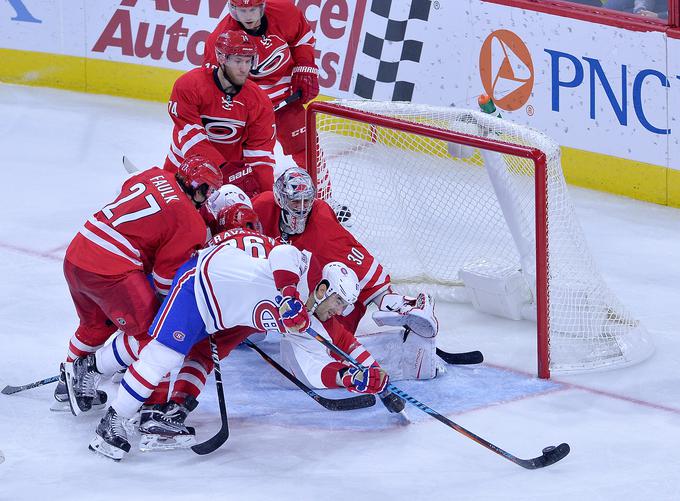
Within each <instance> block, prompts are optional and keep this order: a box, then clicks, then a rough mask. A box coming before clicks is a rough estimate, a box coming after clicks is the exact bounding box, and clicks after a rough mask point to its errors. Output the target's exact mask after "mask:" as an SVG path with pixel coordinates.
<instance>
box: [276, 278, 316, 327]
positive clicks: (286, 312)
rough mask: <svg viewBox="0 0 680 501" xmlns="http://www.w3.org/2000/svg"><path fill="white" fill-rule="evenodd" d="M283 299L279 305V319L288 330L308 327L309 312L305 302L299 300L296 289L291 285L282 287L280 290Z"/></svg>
mask: <svg viewBox="0 0 680 501" xmlns="http://www.w3.org/2000/svg"><path fill="white" fill-rule="evenodd" d="M281 293H282V294H283V296H284V297H283V300H282V301H281V306H279V314H280V315H281V321H282V322H283V325H285V326H286V329H288V331H289V332H301V331H306V330H307V329H308V328H309V325H310V323H311V322H310V320H309V313H308V312H307V308H306V307H305V304H304V303H303V302H302V301H301V300H300V295H299V294H298V291H297V289H296V288H295V287H293V286H288V287H284V288H283V290H282V291H281Z"/></svg>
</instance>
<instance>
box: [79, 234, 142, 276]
mask: <svg viewBox="0 0 680 501" xmlns="http://www.w3.org/2000/svg"><path fill="white" fill-rule="evenodd" d="M80 234H81V235H82V236H84V237H85V238H87V239H88V240H89V241H90V242H92V243H93V244H95V245H97V246H99V247H101V248H102V249H104V250H107V251H109V252H110V253H111V254H115V255H117V256H120V257H122V258H123V259H127V260H128V261H130V262H131V263H132V264H134V265H135V266H139V267H140V268H141V267H142V266H143V265H142V262H141V261H139V260H137V259H135V258H133V257H130V256H128V255H127V254H125V253H124V252H123V251H121V250H120V249H119V248H118V247H116V246H115V245H113V244H112V243H111V242H107V241H106V240H104V239H103V238H101V237H100V236H98V235H95V234H94V233H92V232H91V231H90V230H88V229H87V228H86V227H84V226H83V227H82V228H81V229H80Z"/></svg>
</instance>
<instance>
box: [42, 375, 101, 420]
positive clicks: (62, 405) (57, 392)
mask: <svg viewBox="0 0 680 501" xmlns="http://www.w3.org/2000/svg"><path fill="white" fill-rule="evenodd" d="M106 400H107V395H106V393H105V392H103V391H102V390H97V394H96V395H95V397H94V399H93V400H92V410H99V409H102V408H104V406H105V405H106ZM50 410H51V411H53V412H71V405H70V403H69V398H68V390H67V389H66V376H65V375H64V371H63V370H60V374H59V381H57V387H56V388H55V389H54V402H52V405H51V406H50Z"/></svg>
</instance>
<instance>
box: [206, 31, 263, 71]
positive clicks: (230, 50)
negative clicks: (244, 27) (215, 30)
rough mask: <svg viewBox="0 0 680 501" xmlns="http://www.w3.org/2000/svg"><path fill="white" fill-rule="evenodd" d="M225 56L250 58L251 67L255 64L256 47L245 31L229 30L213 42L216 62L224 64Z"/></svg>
mask: <svg viewBox="0 0 680 501" xmlns="http://www.w3.org/2000/svg"><path fill="white" fill-rule="evenodd" d="M227 56H250V57H252V58H253V66H255V65H256V64H257V46H256V45H255V42H253V41H252V40H251V39H250V37H249V36H248V35H247V34H246V32H245V31H240V30H229V31H225V32H224V33H222V34H221V35H220V36H219V37H217V41H216V42H215V57H216V58H217V62H218V63H220V64H224V61H225V60H226V58H227Z"/></svg>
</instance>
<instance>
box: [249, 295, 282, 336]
mask: <svg viewBox="0 0 680 501" xmlns="http://www.w3.org/2000/svg"><path fill="white" fill-rule="evenodd" d="M253 325H254V326H255V327H256V328H258V329H259V330H260V331H262V332H265V331H278V332H286V328H285V327H284V325H283V323H282V322H281V315H280V314H279V309H278V308H277V307H276V305H275V304H274V303H272V302H271V301H269V300H264V301H260V302H259V303H257V304H256V305H255V308H254V309H253Z"/></svg>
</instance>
